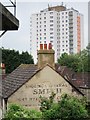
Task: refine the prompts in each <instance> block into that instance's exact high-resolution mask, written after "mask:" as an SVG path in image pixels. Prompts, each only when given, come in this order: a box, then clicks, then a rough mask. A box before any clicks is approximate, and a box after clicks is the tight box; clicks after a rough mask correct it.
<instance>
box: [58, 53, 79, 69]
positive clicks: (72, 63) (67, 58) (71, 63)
mask: <svg viewBox="0 0 90 120" xmlns="http://www.w3.org/2000/svg"><path fill="white" fill-rule="evenodd" d="M58 63H59V64H60V65H63V66H67V67H69V68H72V69H73V70H74V71H78V63H79V59H78V56H77V55H68V54H67V53H64V54H62V55H61V57H60V58H59V59H58Z"/></svg>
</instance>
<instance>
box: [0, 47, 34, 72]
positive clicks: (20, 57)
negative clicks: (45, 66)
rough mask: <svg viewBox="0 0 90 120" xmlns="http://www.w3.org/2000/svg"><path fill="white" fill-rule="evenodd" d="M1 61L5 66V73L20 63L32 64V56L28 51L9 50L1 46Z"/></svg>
mask: <svg viewBox="0 0 90 120" xmlns="http://www.w3.org/2000/svg"><path fill="white" fill-rule="evenodd" d="M1 50H2V62H3V63H4V64H5V66H6V73H11V72H12V71H13V70H14V69H16V68H17V67H18V66H19V65H20V64H33V63H34V61H33V58H32V56H31V55H30V54H29V53H28V52H22V53H21V54H20V53H19V51H15V50H9V49H4V48H2V49H1Z"/></svg>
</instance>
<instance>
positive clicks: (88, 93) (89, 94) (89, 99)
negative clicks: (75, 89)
mask: <svg viewBox="0 0 90 120" xmlns="http://www.w3.org/2000/svg"><path fill="white" fill-rule="evenodd" d="M80 90H81V91H82V92H83V93H84V94H85V97H86V99H87V102H90V88H83V87H82V88H80Z"/></svg>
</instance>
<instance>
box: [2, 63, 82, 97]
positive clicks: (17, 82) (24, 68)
mask: <svg viewBox="0 0 90 120" xmlns="http://www.w3.org/2000/svg"><path fill="white" fill-rule="evenodd" d="M50 67H51V66H50ZM51 68H52V67H51ZM41 69H42V68H41ZM41 69H38V68H37V65H34V64H21V65H20V66H19V67H17V68H16V69H15V70H14V71H13V72H12V73H10V74H9V75H8V76H7V77H6V78H5V79H4V80H3V81H2V94H3V97H4V98H6V99H7V98H8V97H9V96H11V95H12V94H13V93H14V92H15V91H17V90H18V89H19V88H20V87H21V86H22V85H23V84H25V83H26V82H27V81H28V80H30V79H31V77H33V76H34V75H35V74H36V73H37V72H38V71H40V70H41ZM52 69H53V68H52ZM53 70H54V69H53ZM55 71H56V72H57V73H58V74H60V75H61V73H59V72H58V69H57V67H55ZM61 76H62V77H63V78H64V79H65V80H66V81H67V82H68V83H69V84H70V85H72V87H73V88H74V89H75V90H77V91H78V92H79V93H81V94H82V95H83V93H82V92H80V91H79V89H77V88H76V87H75V86H74V85H73V84H72V83H71V82H70V81H68V80H67V79H66V78H65V77H64V76H63V75H61Z"/></svg>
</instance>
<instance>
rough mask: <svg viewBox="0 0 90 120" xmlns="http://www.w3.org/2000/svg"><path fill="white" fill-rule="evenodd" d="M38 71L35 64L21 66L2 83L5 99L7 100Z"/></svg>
mask: <svg viewBox="0 0 90 120" xmlns="http://www.w3.org/2000/svg"><path fill="white" fill-rule="evenodd" d="M37 71H38V69H37V66H36V65H33V64H21V65H20V66H19V67H17V68H16V69H15V70H14V71H13V72H12V73H11V74H9V75H8V76H7V77H6V78H5V79H4V80H3V81H2V85H3V87H2V93H3V97H4V98H7V97H9V96H10V95H11V94H13V93H14V92H15V91H16V90H17V89H18V88H19V87H21V86H22V85H23V84H24V83H25V82H26V81H28V79H30V78H31V77H32V76H33V75H34V74H35V73H36V72H37Z"/></svg>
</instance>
